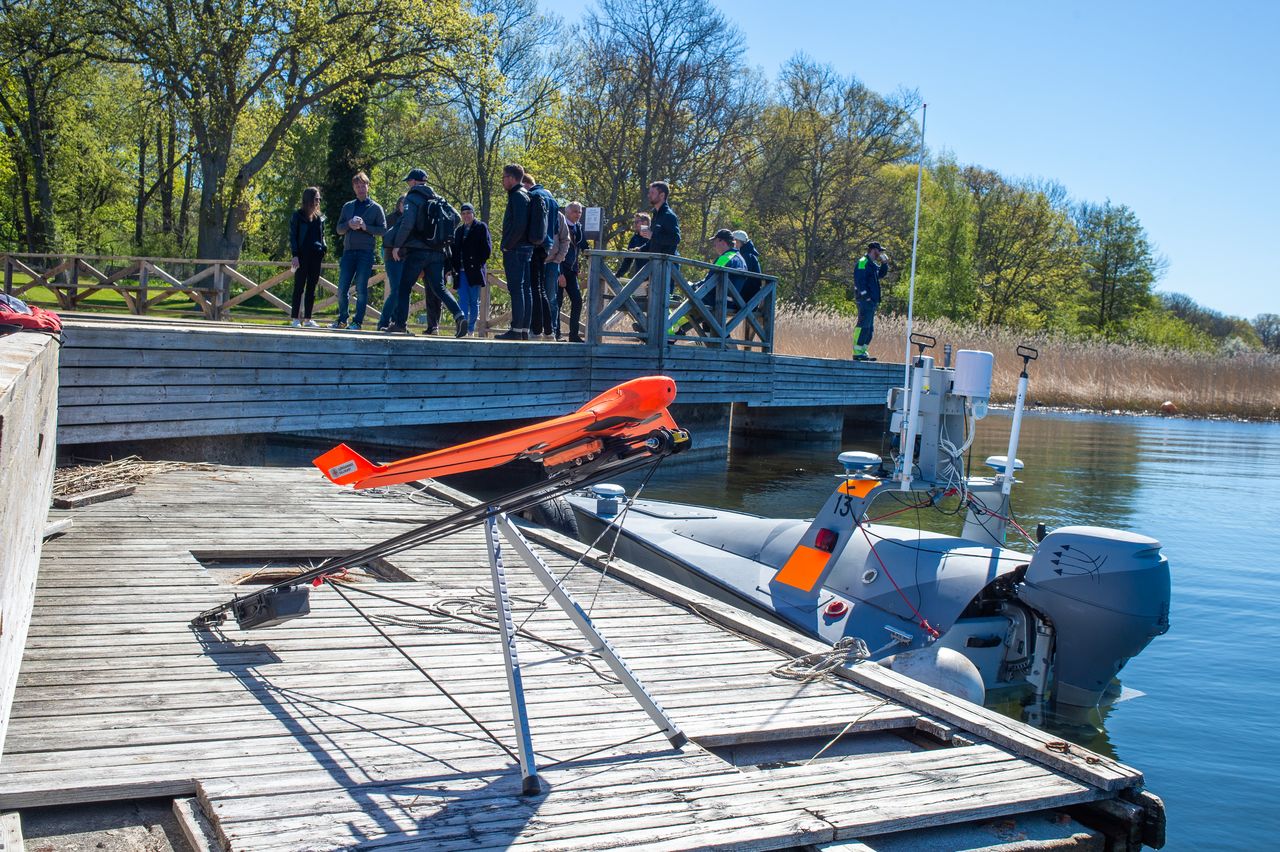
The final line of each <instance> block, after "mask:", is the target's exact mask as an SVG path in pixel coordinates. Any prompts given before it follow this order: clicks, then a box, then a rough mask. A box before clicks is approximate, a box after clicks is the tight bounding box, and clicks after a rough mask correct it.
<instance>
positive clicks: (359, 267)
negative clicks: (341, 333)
mask: <svg viewBox="0 0 1280 852" xmlns="http://www.w3.org/2000/svg"><path fill="white" fill-rule="evenodd" d="M372 272H373V250H372V249H347V250H346V251H344V252H343V253H342V260H341V261H340V262H339V263H338V322H339V323H341V324H343V325H346V322H347V290H349V289H350V288H351V285H352V283H354V284H355V285H356V315H355V324H356V325H361V324H363V323H364V312H365V308H366V306H368V304H369V275H370V274H372Z"/></svg>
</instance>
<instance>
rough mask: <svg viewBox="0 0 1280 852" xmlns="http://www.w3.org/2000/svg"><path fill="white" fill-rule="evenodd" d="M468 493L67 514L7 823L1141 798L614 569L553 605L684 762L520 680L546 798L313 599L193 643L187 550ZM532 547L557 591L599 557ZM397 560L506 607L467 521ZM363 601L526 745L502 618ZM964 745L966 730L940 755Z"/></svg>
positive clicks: (781, 825)
mask: <svg viewBox="0 0 1280 852" xmlns="http://www.w3.org/2000/svg"><path fill="white" fill-rule="evenodd" d="M465 500H466V498H465V497H464V496H462V495H459V494H457V493H456V492H453V491H450V490H449V489H444V488H441V487H439V486H434V485H433V486H431V488H430V489H429V491H428V492H427V493H425V494H418V495H415V501H416V502H411V501H409V500H407V499H397V498H395V497H394V496H390V495H389V496H387V497H385V498H381V499H380V498H378V497H376V496H371V495H367V494H352V493H349V492H343V491H340V490H338V489H335V488H333V487H332V486H330V485H328V484H327V483H325V482H323V481H322V480H320V479H319V478H318V477H316V476H315V475H314V472H313V471H304V470H296V469H262V468H255V469H250V468H220V469H216V470H212V471H196V470H189V471H174V472H170V473H166V474H162V475H158V476H156V477H154V478H153V479H152V480H150V481H147V482H145V483H143V484H141V485H139V486H138V488H137V490H136V493H135V494H133V495H131V496H129V497H125V498H122V499H120V500H117V501H112V502H110V503H100V504H94V505H91V506H87V507H84V508H83V509H81V510H77V511H75V512H74V513H67V514H68V515H72V516H74V517H75V519H76V523H75V525H74V527H73V528H72V529H71V531H70V532H69V533H68V534H66V535H64V536H62V537H61V538H59V539H55V540H52V541H50V542H48V543H47V544H46V546H45V554H44V559H43V562H42V566H41V586H40V588H39V594H38V595H37V600H36V604H35V612H34V616H33V621H32V627H31V635H30V639H29V642H28V646H27V652H26V657H25V659H24V662H23V669H22V673H21V676H20V678H19V685H18V689H17V694H16V696H15V702H14V704H13V721H12V725H11V729H10V735H9V736H10V743H9V749H8V750H7V753H6V754H5V756H4V760H3V763H0V808H5V809H12V808H21V807H29V806H33V805H36V804H53V803H58V802H63V803H73V802H82V801H101V800H105V799H129V798H135V797H143V796H174V797H183V798H186V797H196V800H197V801H198V802H199V805H200V810H201V812H202V813H203V814H204V815H205V816H206V817H207V818H208V820H209V827H210V830H211V831H213V832H215V833H216V834H217V836H218V838H219V841H220V842H221V843H223V844H225V845H226V846H227V848H230V849H236V850H258V849H262V850H266V849H272V850H275V849H297V850H311V849H336V848H347V847H359V848H362V849H364V848H367V849H387V850H400V849H404V850H409V849H413V850H419V849H456V848H458V847H459V846H460V845H465V846H466V847H467V848H476V849H490V848H492V849H497V848H511V847H517V848H530V849H539V850H541V849H610V848H624V847H625V848H635V847H639V848H654V849H691V848H742V849H770V848H789V847H792V846H795V845H798V844H804V843H827V842H834V841H837V840H840V839H844V838H851V837H866V836H870V835H874V834H878V833H887V832H895V831H904V830H910V829H912V828H917V827H921V826H935V825H945V824H952V823H956V822H962V821H967V820H971V819H976V818H991V817H996V816H1001V815H1005V814H1015V813H1025V812H1028V811H1032V810H1040V809H1043V808H1047V807H1058V806H1066V805H1080V804H1085V803H1088V802H1092V801H1095V800H1099V799H1107V798H1109V797H1112V796H1114V795H1115V791H1116V790H1118V789H1125V788H1137V787H1139V786H1140V784H1141V774H1140V773H1137V772H1136V771H1134V770H1132V769H1130V768H1128V767H1124V766H1121V765H1119V764H1115V763H1113V762H1110V761H1105V762H1102V763H1099V764H1097V765H1094V764H1089V763H1087V762H1086V761H1085V759H1084V756H1083V755H1058V754H1055V753H1051V752H1049V751H1047V750H1044V749H1043V748H1041V747H1042V746H1043V744H1044V742H1045V741H1046V740H1047V738H1045V737H1042V736H1041V735H1040V734H1039V733H1038V732H1035V731H1033V730H1032V729H1029V728H1025V726H1021V725H1019V724H1018V723H1016V722H1013V721H1012V720H1003V717H995V720H993V719H992V718H991V717H992V716H993V715H994V714H990V713H988V712H987V711H985V710H982V708H973V707H970V706H968V705H964V704H963V702H958V701H952V700H949V699H946V698H944V697H942V696H941V695H940V694H938V693H936V692H935V691H933V690H929V689H928V688H927V687H917V686H915V685H913V684H912V683H911V682H909V681H905V679H902V678H900V677H897V676H894V675H893V673H892V672H883V673H881V672H882V670H880V669H879V667H874V666H856V667H853V669H851V670H850V671H848V672H845V673H844V674H845V679H843V680H821V681H813V682H798V681H794V680H787V679H781V678H778V677H775V676H774V675H773V674H772V672H773V671H774V669H775V668H777V667H778V666H779V665H780V664H782V663H785V662H786V661H787V660H788V659H790V658H791V657H792V656H793V655H796V654H802V653H809V652H810V651H812V650H814V649H815V647H816V645H815V644H814V643H812V642H810V641H809V640H807V639H804V638H803V637H799V636H792V635H791V634H787V633H785V631H782V630H781V628H778V627H776V626H774V625H771V624H768V623H766V622H763V621H761V620H759V619H756V618H753V617H752V616H750V615H747V614H745V613H737V612H735V611H732V610H731V609H729V608H727V607H724V606H723V605H721V604H718V603H717V602H715V601H711V600H709V599H706V598H703V597H702V596H699V595H697V594H695V593H691V592H687V591H683V590H679V589H677V588H672V587H670V586H669V584H667V583H665V581H662V580H661V579H660V578H657V577H654V576H653V575H649V574H647V573H646V572H643V571H641V570H640V569H637V568H634V567H632V566H627V565H625V564H615V565H612V566H610V568H609V571H608V572H607V574H606V575H603V576H602V574H601V573H600V571H599V570H598V568H599V565H600V562H599V560H600V558H601V556H600V554H595V553H591V554H587V555H585V556H584V558H583V560H582V564H581V565H579V566H578V568H577V569H576V570H574V571H573V572H572V573H570V574H569V576H568V578H567V580H566V585H567V587H568V588H569V589H570V590H571V591H572V592H573V593H574V594H575V595H576V596H577V597H578V598H579V599H580V600H581V601H582V602H583V603H584V606H585V605H587V604H588V603H590V604H591V610H592V617H593V618H594V619H595V621H596V623H597V624H598V626H599V627H600V629H601V630H602V632H604V633H605V635H607V636H608V637H609V638H610V640H611V642H613V644H614V645H615V646H616V647H617V648H618V650H619V652H620V653H621V654H622V655H623V657H624V658H625V659H627V660H628V662H629V664H630V665H631V667H632V669H633V670H634V671H635V672H636V673H637V675H638V676H639V677H640V678H641V679H642V680H643V681H644V682H645V683H646V685H647V686H648V687H649V689H650V690H651V691H652V692H653V694H654V695H655V696H656V697H657V698H658V700H659V701H660V702H662V704H663V706H664V707H666V708H667V710H668V712H669V713H670V714H671V715H672V717H673V718H674V719H675V720H676V721H677V723H678V724H679V725H680V726H681V727H682V728H683V729H684V731H685V732H686V733H687V734H688V735H689V736H690V737H691V738H692V740H693V742H691V743H690V744H689V745H687V746H685V747H684V748H683V749H681V750H678V751H677V750H674V749H672V748H670V747H669V746H668V744H667V743H666V741H665V740H664V739H663V738H662V737H661V736H660V735H659V734H658V732H657V731H656V730H654V728H653V725H652V723H651V721H650V720H649V719H648V717H647V716H646V715H645V714H644V713H643V711H642V710H641V709H640V708H639V707H638V705H636V703H635V702H634V701H633V700H632V699H631V697H630V696H629V695H628V694H627V692H626V691H625V690H624V689H622V688H621V687H620V686H619V685H618V684H617V683H615V682H613V680H612V679H611V678H609V677H602V676H601V674H600V673H599V672H603V671H604V669H603V668H602V667H598V668H599V671H596V670H593V669H592V668H589V667H587V666H586V665H583V664H581V663H565V662H560V663H554V664H550V665H543V666H535V667H529V668H527V669H526V675H525V685H526V695H527V703H528V708H529V713H530V716H531V720H532V735H533V741H534V745H535V749H536V750H537V754H538V760H539V762H540V763H541V764H542V770H541V773H540V774H541V776H542V778H543V781H544V783H545V785H546V788H547V791H546V792H545V793H543V794H541V795H539V796H535V797H523V796H520V795H519V789H520V779H519V772H518V769H517V768H516V766H515V765H514V763H513V761H512V760H511V759H510V757H509V756H508V755H507V754H505V753H504V752H503V751H501V750H500V749H499V748H498V747H496V746H495V745H494V744H493V743H492V742H490V741H488V740H487V739H486V738H485V737H484V735H482V734H481V733H480V732H479V731H478V730H477V729H476V728H475V727H474V726H473V725H472V724H471V723H470V722H469V721H468V720H467V719H466V718H465V717H464V716H463V715H462V714H461V713H460V712H459V711H458V710H457V709H456V708H455V707H454V706H453V705H452V704H451V703H450V701H449V700H448V699H447V698H446V697H444V696H443V695H441V693H440V692H439V691H437V690H436V689H435V688H434V687H432V686H431V684H429V683H428V682H427V681H426V680H424V679H423V678H421V676H420V675H418V673H417V672H415V671H414V670H413V669H412V668H411V667H410V666H409V665H408V664H407V663H406V662H405V661H404V660H403V658H402V657H400V656H399V654H398V653H397V652H396V651H395V650H394V649H392V648H390V647H389V646H388V645H387V644H386V643H385V642H384V641H383V640H382V639H381V637H380V636H378V634H377V633H376V632H375V631H374V630H372V629H370V628H369V627H368V625H367V624H365V622H364V621H363V620H361V619H359V618H358V617H356V616H355V614H354V613H352V612H351V611H350V609H349V608H348V607H347V606H346V605H345V604H344V603H343V602H342V601H341V600H340V599H339V598H338V596H337V595H335V594H334V593H333V592H332V590H330V589H329V588H327V587H324V588H321V589H319V590H317V591H316V592H314V593H313V595H312V606H313V614H312V615H311V616H308V617H307V618H303V619H298V620H295V621H291V622H288V623H286V624H284V625H281V626H279V627H276V628H271V629H269V630H260V631H251V632H240V631H236V630H235V629H234V628H228V632H227V633H226V634H225V635H219V634H210V633H201V632H195V631H192V630H190V629H188V627H187V626H186V622H187V620H188V619H189V618H190V617H191V616H192V615H193V614H195V613H196V612H198V611H200V610H201V609H203V608H205V607H207V606H210V605H212V604H214V603H217V602H220V601H222V600H225V599H227V598H228V597H229V596H230V595H231V594H233V591H234V589H233V587H232V586H229V585H227V584H226V583H227V578H226V575H225V574H220V573H218V572H213V571H210V570H208V569H207V568H206V567H205V566H204V565H203V564H202V563H201V562H200V561H199V560H198V559H197V558H196V557H197V555H200V554H202V553H214V552H216V553H219V554H223V555H226V554H228V553H230V554H236V553H239V554H241V555H244V556H245V558H250V557H253V556H257V557H259V558H261V557H263V555H264V554H265V553H267V552H268V551H275V552H277V553H280V554H288V553H294V554H301V553H307V552H311V553H317V552H318V553H330V552H341V551H342V550H344V549H345V550H349V549H352V548H357V547H361V546H364V545H367V544H369V543H373V542H376V541H379V540H381V539H382V538H385V537H388V536H389V535H392V534H395V533H397V532H402V531H403V530H404V529H405V528H406V525H407V524H411V523H422V522H424V521H425V520H427V519H429V518H430V517H438V516H440V515H441V514H443V513H445V512H447V511H448V510H449V509H450V507H451V505H456V504H457V503H458V502H462V501H465ZM530 535H531V536H532V537H533V538H534V539H535V540H536V541H538V542H540V544H538V545H537V546H538V547H539V549H540V552H541V553H543V554H544V556H545V558H546V559H547V560H548V562H549V564H550V565H551V567H552V569H553V570H554V571H555V572H556V573H557V574H563V573H565V572H567V571H568V570H569V568H570V566H571V565H572V564H573V563H574V562H575V561H576V560H577V559H578V554H579V553H581V552H582V551H583V548H582V546H581V545H577V544H576V543H571V542H568V541H567V540H564V539H562V538H561V537H559V536H557V535H555V534H554V533H549V532H546V531H541V530H531V531H530ZM391 561H392V562H393V564H394V565H395V567H396V568H397V569H399V570H400V571H402V572H404V573H405V574H406V575H408V576H409V577H411V578H412V582H405V583H377V584H371V583H367V582H366V583H364V585H365V586H366V587H368V588H370V589H376V591H377V592H378V593H379V594H385V595H388V596H390V597H393V598H397V599H401V600H405V601H411V602H413V603H416V604H419V605H422V606H443V607H446V608H449V607H452V608H453V609H454V610H455V611H465V612H468V613H471V614H474V613H476V612H479V611H483V609H484V608H485V606H486V605H487V603H488V601H489V599H490V598H489V595H488V593H487V592H486V591H485V588H486V586H487V583H488V568H487V563H486V561H485V549H484V544H483V538H482V536H481V534H480V532H479V531H478V530H471V531H468V532H465V533H463V534H460V535H458V536H456V537H453V538H451V539H449V540H445V541H441V542H438V543H436V544H434V545H430V546H427V547H424V548H420V549H417V550H413V551H408V552H405V553H402V554H399V555H397V556H395V557H392V559H391ZM508 581H509V584H510V587H511V590H512V594H513V595H515V596H516V599H515V608H516V611H517V615H516V618H517V622H520V621H523V620H524V619H525V618H526V617H529V620H528V622H527V624H526V625H525V626H526V628H527V629H528V630H529V631H531V633H532V634H534V635H536V636H537V637H540V638H541V639H543V640H547V641H550V642H554V643H559V644H562V645H568V646H570V647H581V644H582V640H581V637H579V636H578V635H577V634H576V632H575V631H574V630H573V628H572V627H571V625H570V624H569V622H568V620H567V619H566V618H565V617H564V616H563V614H561V613H560V612H559V610H557V609H555V608H554V607H550V608H547V607H543V608H537V604H538V602H539V601H540V599H541V598H542V597H543V594H544V592H543V590H542V588H541V586H540V585H538V584H537V583H536V582H535V581H534V579H533V578H532V577H531V576H530V575H529V573H528V572H527V571H525V570H523V569H522V567H521V566H519V565H518V564H515V565H510V566H509V567H508ZM357 598H359V599H361V601H362V603H361V606H362V609H364V610H365V611H366V612H367V613H368V614H369V615H370V617H373V618H377V619H381V620H382V621H381V624H382V626H383V629H385V630H387V631H389V632H390V633H391V634H392V635H393V636H394V637H395V638H396V641H397V642H398V643H400V644H401V645H402V646H403V647H404V648H405V649H406V650H407V651H408V652H409V653H410V654H412V655H413V657H414V659H415V660H417V661H418V662H419V663H420V664H421V665H423V666H424V667H425V668H426V669H427V670H428V671H430V672H432V674H433V676H434V677H436V678H437V679H438V680H439V681H440V682H441V683H442V684H444V685H445V687H446V688H447V689H448V690H449V691H450V693H451V694H453V695H454V696H455V697H456V698H457V699H458V700H459V701H461V702H462V703H463V704H464V705H465V706H466V707H467V708H468V710H469V711H470V712H472V713H473V714H475V715H476V716H477V717H478V718H480V719H481V720H482V721H483V722H484V724H485V725H486V726H488V727H489V728H490V729H491V730H493V731H494V732H495V733H496V734H497V735H498V736H499V737H500V738H503V739H504V740H505V741H507V742H513V738H514V732H513V725H512V722H511V721H510V705H509V703H508V699H507V694H506V686H505V679H504V674H503V668H502V660H501V655H500V652H499V650H498V639H497V635H496V633H495V632H494V631H493V630H492V629H491V628H489V627H484V626H479V625H475V624H464V623H459V622H456V621H450V620H449V619H447V618H441V617H431V616H428V615H427V614H425V613H422V612H420V611H415V610H409V609H406V608H404V607H398V606H396V605H394V604H393V603H390V602H387V601H381V600H375V599H367V602H365V599H363V598H360V596H357ZM520 646H521V656H522V661H523V662H524V663H525V664H526V666H527V665H528V664H529V663H530V662H532V661H534V660H538V659H542V658H545V657H548V656H550V655H553V654H554V653H556V651H554V650H553V649H552V648H551V647H550V646H547V645H545V644H543V643H540V642H539V641H536V640H534V639H533V638H530V637H525V638H522V639H521V640H520ZM953 730H958V731H963V732H965V736H964V737H960V738H956V739H955V742H956V745H954V746H952V747H947V746H946V745H944V741H945V740H946V738H947V737H948V736H949V733H948V732H950V731H953ZM917 731H924V732H930V736H928V737H924V738H923V739H922V737H921V736H920V735H918V734H917V733H916V732H917ZM837 735H842V736H843V740H842V742H846V743H848V744H849V745H850V747H851V748H853V749H854V750H853V751H852V752H850V753H838V754H837V752H839V751H840V750H839V749H836V750H833V752H832V753H831V754H827V755H824V756H823V757H822V758H821V759H819V760H817V761H816V762H814V763H811V764H810V763H808V762H807V758H808V757H812V753H813V752H816V751H817V748H816V747H813V746H811V745H807V744H809V743H812V742H814V741H815V740H816V741H817V742H823V741H825V740H826V739H829V738H831V737H835V736H837ZM860 738H865V746H862V747H860V748H863V753H857V752H858V748H859V747H858V745H857V744H858V743H860V742H862V741H863V740H862V739H860ZM935 738H936V739H937V746H936V747H926V746H925V745H922V742H933V741H934V739H935ZM750 743H769V744H770V746H771V749H773V752H774V753H777V754H786V753H791V754H794V755H795V757H796V758H797V759H794V760H793V759H784V760H780V761H778V760H775V761H771V762H769V763H763V764H761V765H759V766H756V765H735V764H734V763H731V762H729V761H727V760H725V759H723V758H722V757H720V756H718V755H717V754H716V753H714V751H713V750H714V749H718V748H725V747H737V746H743V745H744V744H750ZM775 747H776V748H775ZM708 749H712V750H708ZM788 750H789V751H788Z"/></svg>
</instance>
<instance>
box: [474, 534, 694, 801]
mask: <svg viewBox="0 0 1280 852" xmlns="http://www.w3.org/2000/svg"><path fill="white" fill-rule="evenodd" d="M484 530H485V540H486V542H487V543H488V551H489V567H490V569H491V573H492V576H493V596H494V598H495V599H496V600H497V602H498V625H499V627H500V629H501V631H502V653H503V661H504V662H505V663H506V669H507V690H508V692H509V693H510V696H511V716H512V718H513V719H514V720H515V725H516V736H517V741H518V747H519V755H520V772H521V774H522V775H523V777H524V786H523V790H524V794H525V795H535V794H537V793H538V792H540V790H541V784H540V782H539V780H538V769H537V766H536V765H535V764H534V756H533V740H532V737H531V736H530V734H529V714H528V712H527V711H526V709H525V704H524V681H523V678H522V676H521V673H520V658H519V654H518V652H517V650H516V631H515V627H514V625H513V622H512V618H511V598H510V595H509V594H508V592H507V580H506V574H505V572H504V569H503V564H502V543H501V541H500V540H499V538H498V536H497V534H496V533H497V531H498V530H501V531H502V536H503V537H504V538H506V540H507V542H508V543H509V544H510V545H511V547H512V548H513V549H514V550H515V551H516V553H518V554H519V555H520V558H521V559H523V560H524V563H525V564H526V565H528V566H529V570H531V571H532V572H533V575H534V576H535V577H537V578H538V581H539V582H540V583H542V585H543V587H544V588H546V590H547V592H548V594H549V595H550V596H551V598H552V599H553V600H554V601H555V602H556V604H557V605H559V607H560V609H561V610H563V611H564V613H565V615H567V616H569V620H570V621H572V622H573V624H574V626H575V627H577V628H578V632H579V633H581V634H582V636H583V638H584V639H586V640H587V642H588V644H589V646H590V648H591V652H590V653H592V654H594V655H596V656H599V657H601V658H602V659H603V660H604V661H605V663H606V664H608V666H609V668H610V669H611V670H612V671H613V673H614V675H615V676H616V677H617V678H618V680H619V681H620V682H621V683H622V685H623V686H625V687H626V688H627V691H628V692H630V693H631V697H632V698H634V699H635V700H636V703H638V704H639V705H640V706H641V707H642V708H643V709H644V711H645V713H647V714H648V715H649V718H650V719H652V720H653V723H654V724H655V725H657V727H658V729H659V730H661V731H662V734H663V736H665V737H666V738H667V740H668V741H670V743H671V745H672V747H673V748H680V747H681V746H683V745H684V744H685V743H687V742H688V741H689V739H688V737H686V736H685V734H684V732H683V731H682V730H680V727H679V726H678V725H677V724H676V723H675V722H674V721H672V719H671V717H670V716H668V715H667V711H666V710H664V709H662V705H661V704H659V703H658V700H657V699H656V698H654V697H653V696H652V695H650V694H649V691H648V690H647V689H646V688H645V686H644V684H643V683H641V682H640V679H639V678H637V677H636V675H635V673H634V672H632V671H631V668H630V667H629V666H628V665H627V664H626V661H624V660H623V659H622V657H621V656H619V655H618V652H617V651H616V650H615V649H614V647H613V645H611V644H610V643H609V640H608V639H606V638H605V637H604V635H603V634H601V633H600V631H599V630H597V629H596V626H595V624H594V623H592V621H591V617H590V616H588V615H587V613H586V611H585V610H584V609H583V608H582V606H581V605H580V604H579V603H578V602H577V601H576V600H574V598H573V595H571V594H570V593H569V591H568V590H567V589H565V587H564V586H563V585H561V584H560V581H559V580H557V579H556V577H555V575H554V574H553V573H552V571H551V569H550V568H549V567H548V566H547V563H545V562H543V561H542V557H540V556H538V554H537V553H535V552H534V550H533V547H532V546H531V545H530V544H529V541H528V540H527V539H526V538H525V537H524V536H523V535H522V534H521V532H520V530H519V528H518V527H516V526H515V524H513V523H511V519H510V518H509V517H508V516H507V514H506V513H505V512H497V511H494V512H490V513H489V515H488V517H487V518H486V519H485V527H484Z"/></svg>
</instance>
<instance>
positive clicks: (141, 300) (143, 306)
mask: <svg viewBox="0 0 1280 852" xmlns="http://www.w3.org/2000/svg"><path fill="white" fill-rule="evenodd" d="M150 277H151V269H150V267H149V266H148V264H147V262H146V261H145V260H142V261H139V262H138V300H137V302H136V303H135V304H134V310H133V312H134V313H135V314H138V315H139V316H141V315H142V314H145V313H146V312H147V279H148V278H150Z"/></svg>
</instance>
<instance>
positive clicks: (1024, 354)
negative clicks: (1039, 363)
mask: <svg viewBox="0 0 1280 852" xmlns="http://www.w3.org/2000/svg"><path fill="white" fill-rule="evenodd" d="M1014 351H1015V352H1017V353H1018V357H1020V358H1021V359H1022V372H1021V373H1019V374H1018V378H1020V379H1025V378H1026V377H1027V366H1028V365H1029V364H1030V363H1031V362H1032V361H1034V360H1036V359H1037V358H1039V357H1040V350H1039V349H1036V348H1035V347H1034V346H1027V345H1026V344H1025V343H1019V344H1018V348H1017V349H1015V350H1014Z"/></svg>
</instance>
